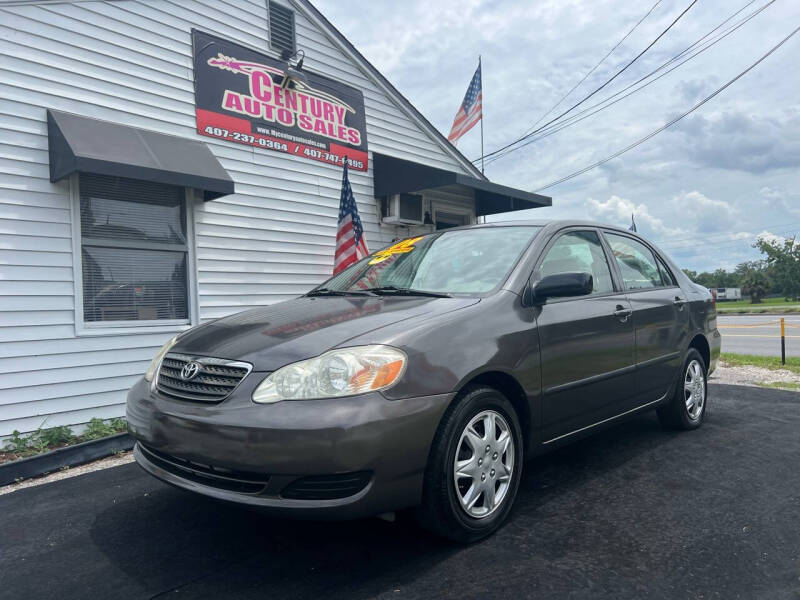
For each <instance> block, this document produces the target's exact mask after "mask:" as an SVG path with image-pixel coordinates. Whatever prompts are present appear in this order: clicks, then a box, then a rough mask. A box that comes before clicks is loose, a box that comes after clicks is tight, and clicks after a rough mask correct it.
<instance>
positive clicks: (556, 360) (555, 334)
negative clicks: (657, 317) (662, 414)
mask: <svg viewBox="0 0 800 600" xmlns="http://www.w3.org/2000/svg"><path fill="white" fill-rule="evenodd" d="M610 260H611V259H610V257H609V256H608V255H607V252H606V251H605V249H604V247H603V245H602V243H601V239H600V234H599V232H598V231H596V230H594V229H583V228H581V229H572V230H567V231H563V232H560V233H558V234H556V236H554V238H553V240H551V242H550V244H549V245H548V247H547V248H546V249H545V251H544V252H543V253H542V258H541V260H540V261H539V264H538V265H537V267H536V269H535V271H534V275H533V278H534V281H538V280H539V279H541V278H542V277H545V276H547V275H553V274H556V273H569V272H586V273H590V274H591V275H592V278H593V284H594V289H593V290H592V293H591V294H590V295H588V296H580V297H575V298H552V299H548V300H547V302H546V303H545V304H544V305H542V306H537V307H535V309H534V310H536V311H537V312H536V323H537V328H538V332H539V344H540V357H541V358H540V360H541V374H542V439H543V441H545V442H547V441H554V440H556V439H558V438H560V437H563V436H566V435H568V434H570V433H572V432H576V431H579V430H581V429H584V428H586V427H589V426H591V425H594V424H596V423H598V422H601V421H603V420H606V419H608V418H610V417H613V416H616V415H617V414H619V413H620V412H623V410H624V409H623V408H622V407H624V406H626V405H627V404H628V403H629V401H630V397H631V395H632V394H633V390H634V385H635V383H634V361H635V352H634V331H633V324H632V322H631V318H630V315H631V307H630V303H629V302H628V299H627V297H626V295H625V293H624V291H623V290H622V289H621V286H620V285H619V282H618V281H616V280H615V278H614V275H613V271H612V269H611V266H610Z"/></svg>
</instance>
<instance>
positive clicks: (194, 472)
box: [139, 444, 269, 494]
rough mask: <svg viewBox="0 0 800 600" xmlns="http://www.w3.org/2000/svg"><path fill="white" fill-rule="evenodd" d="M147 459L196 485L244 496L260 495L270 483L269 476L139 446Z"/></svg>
mask: <svg viewBox="0 0 800 600" xmlns="http://www.w3.org/2000/svg"><path fill="white" fill-rule="evenodd" d="M139 449H140V450H141V451H142V453H143V454H144V455H145V458H147V460H149V461H150V462H151V463H153V464H154V465H156V466H157V467H161V468H162V469H164V470H165V471H167V472H169V473H172V474H173V475H177V476H178V477H180V478H182V479H188V480H189V481H194V482H195V483H200V484H202V485H207V486H209V487H215V488H219V489H222V490H228V491H231V492H240V493H243V494H258V493H260V492H263V491H264V488H266V487H267V484H268V483H269V475H266V474H264V473H253V472H250V471H236V470H234V469H226V468H224V467H218V466H213V465H206V464H202V463H198V462H194V461H191V460H188V459H185V458H179V457H177V456H172V455H171V454H166V453H164V452H160V451H158V450H154V449H153V448H148V447H147V446H144V445H142V444H139Z"/></svg>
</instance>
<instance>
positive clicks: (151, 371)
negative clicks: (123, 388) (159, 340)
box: [144, 335, 178, 381]
mask: <svg viewBox="0 0 800 600" xmlns="http://www.w3.org/2000/svg"><path fill="white" fill-rule="evenodd" d="M177 342H178V336H177V335H176V336H175V337H174V338H172V339H171V340H170V341H168V342H167V343H166V344H164V345H163V346H161V350H159V351H158V354H156V355H155V356H154V357H153V360H152V361H150V366H149V367H147V371H145V373H144V378H145V380H147V381H153V377H154V376H155V374H156V371H158V367H159V366H160V365H161V361H162V360H163V359H164V356H165V355H166V353H167V352H169V351H170V348H172V347H173V346H174V345H175V344H176V343H177Z"/></svg>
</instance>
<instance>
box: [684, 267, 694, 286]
mask: <svg viewBox="0 0 800 600" xmlns="http://www.w3.org/2000/svg"><path fill="white" fill-rule="evenodd" d="M683 272H684V274H685V275H686V276H687V277H688V278H689V279H691V280H692V281H694V282H695V283H697V271H692V270H691V269H683Z"/></svg>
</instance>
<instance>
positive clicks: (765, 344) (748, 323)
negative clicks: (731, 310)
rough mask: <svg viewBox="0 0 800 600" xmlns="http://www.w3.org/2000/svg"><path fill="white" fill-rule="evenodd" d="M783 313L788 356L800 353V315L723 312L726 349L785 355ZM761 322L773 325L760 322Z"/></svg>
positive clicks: (721, 320)
mask: <svg viewBox="0 0 800 600" xmlns="http://www.w3.org/2000/svg"><path fill="white" fill-rule="evenodd" d="M781 316H783V318H784V319H785V322H786V356H800V315H798V314H788V315H770V314H764V315H727V316H725V315H719V316H718V317H717V327H718V328H719V332H720V334H722V351H723V352H735V353H737V354H758V355H761V356H780V355H781V337H780V336H781V328H780V324H779V321H780V319H781ZM761 323H769V325H764V326H760V327H759V326H758V325H759V324H761Z"/></svg>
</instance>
